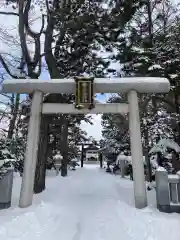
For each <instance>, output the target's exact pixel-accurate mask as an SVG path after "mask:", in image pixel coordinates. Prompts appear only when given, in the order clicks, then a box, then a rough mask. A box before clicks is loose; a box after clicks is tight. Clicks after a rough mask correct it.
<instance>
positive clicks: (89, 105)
mask: <svg viewBox="0 0 180 240" xmlns="http://www.w3.org/2000/svg"><path fill="white" fill-rule="evenodd" d="M74 79H75V86H76V89H75V108H77V109H93V108H94V107H95V105H94V86H93V83H94V77H75V78H74ZM84 84H85V87H84V86H83V85H84ZM85 88H86V90H85ZM85 98H86V99H87V101H83V99H85Z"/></svg>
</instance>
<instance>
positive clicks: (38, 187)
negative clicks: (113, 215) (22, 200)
mask: <svg viewBox="0 0 180 240" xmlns="http://www.w3.org/2000/svg"><path fill="white" fill-rule="evenodd" d="M48 127H49V124H48V118H47V116H43V117H42V120H41V127H40V137H39V148H38V159H37V165H36V173H35V180H34V193H36V194H37V193H41V192H42V191H43V190H44V189H45V187H46V186H45V179H46V160H47V149H48V140H49V137H48Z"/></svg>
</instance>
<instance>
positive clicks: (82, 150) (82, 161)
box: [81, 144, 84, 167]
mask: <svg viewBox="0 0 180 240" xmlns="http://www.w3.org/2000/svg"><path fill="white" fill-rule="evenodd" d="M83 164H84V144H82V149H81V167H83Z"/></svg>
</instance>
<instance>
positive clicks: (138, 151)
mask: <svg viewBox="0 0 180 240" xmlns="http://www.w3.org/2000/svg"><path fill="white" fill-rule="evenodd" d="M128 101H129V132H130V142H131V155H132V167H133V179H136V180H135V181H134V200H135V206H136V208H144V207H146V206H147V196H146V187H145V184H144V183H145V176H144V164H143V161H139V160H140V159H141V160H142V159H143V151H142V143H141V130H140V118H139V106H138V98H137V92H136V91H130V92H129V93H128Z"/></svg>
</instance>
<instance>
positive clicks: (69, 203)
mask: <svg viewBox="0 0 180 240" xmlns="http://www.w3.org/2000/svg"><path fill="white" fill-rule="evenodd" d="M132 196H133V189H132V182H130V181H129V180H122V179H119V177H115V176H112V175H109V174H106V173H104V171H102V170H99V169H97V168H88V169H86V168H84V169H78V170H77V171H75V172H71V173H70V176H69V177H67V178H61V177H48V181H47V189H46V191H45V192H44V193H42V194H40V195H38V196H36V197H35V201H34V204H33V206H32V207H30V208H28V209H18V208H11V209H9V210H6V211H1V212H0V239H6V240H25V239H26V240H30V239H31V240H32V239H33V240H36V239H42V240H51V239H53V240H59V239H62V240H92V239H93V240H119V239H122V240H166V239H169V237H171V238H172V239H173V240H179V238H180V228H179V223H180V216H179V215H177V214H172V215H168V214H163V213H159V212H157V211H154V210H152V209H146V210H137V209H134V207H133V206H132V205H131V203H132ZM126 202H127V203H126Z"/></svg>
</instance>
